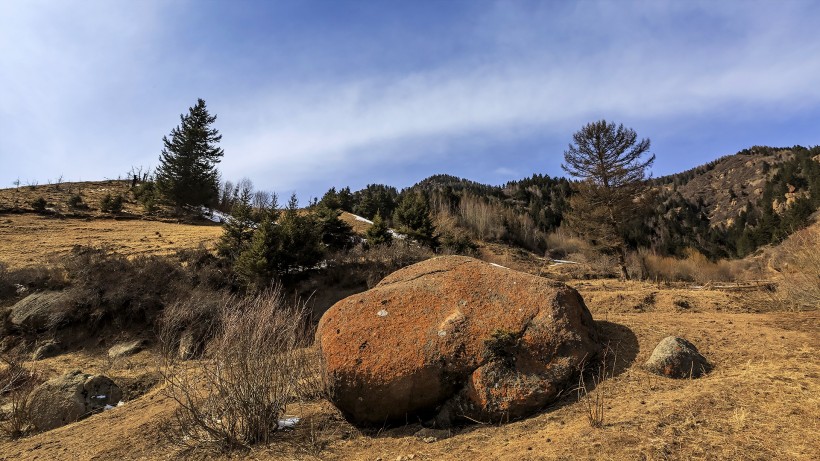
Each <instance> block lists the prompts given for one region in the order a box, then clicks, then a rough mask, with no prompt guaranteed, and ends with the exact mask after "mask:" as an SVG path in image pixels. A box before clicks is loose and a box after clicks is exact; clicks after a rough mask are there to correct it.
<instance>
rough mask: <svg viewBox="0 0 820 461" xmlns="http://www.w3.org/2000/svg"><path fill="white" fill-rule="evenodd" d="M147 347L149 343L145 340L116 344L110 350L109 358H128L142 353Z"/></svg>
mask: <svg viewBox="0 0 820 461" xmlns="http://www.w3.org/2000/svg"><path fill="white" fill-rule="evenodd" d="M146 345H147V343H146V341H145V340H143V339H135V340H133V341H127V342H124V343H119V344H115V345H113V346H111V347H110V348H109V349H108V357H109V358H111V359H118V358H120V357H128V356H130V355H134V354H137V353H139V352H142V350H143V349H145V346H146Z"/></svg>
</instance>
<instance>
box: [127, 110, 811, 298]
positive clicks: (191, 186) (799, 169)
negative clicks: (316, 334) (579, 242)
mask: <svg viewBox="0 0 820 461" xmlns="http://www.w3.org/2000/svg"><path fill="white" fill-rule="evenodd" d="M215 121H216V116H215V115H210V114H209V113H208V110H207V108H206V106H205V102H204V100H202V99H199V100H198V101H197V104H196V105H195V106H193V107H191V108H189V112H188V114H183V115H181V116H180V124H179V125H178V126H177V127H175V128H174V129H173V130H172V131H171V133H170V135H169V136H165V137H163V149H162V152H161V155H160V159H159V160H160V162H159V167H158V168H157V172H156V175H155V178H154V181H148V182H146V183H144V184H141V185H140V186H139V187H138V188H137V189H136V190H135V196H137V198H138V199H140V201H142V202H143V204H145V205H146V208H150V207H153V206H155V205H156V203H163V204H166V205H172V206H173V207H174V209H175V211H176V212H180V211H182V210H185V209H190V208H197V207H202V206H206V207H210V208H214V209H217V210H220V211H222V212H225V213H229V214H230V218H229V219H228V220H227V221H226V223H225V233H224V235H223V237H222V239H221V240H220V243H219V253H220V255H222V256H223V257H224V258H227V259H228V260H229V261H230V262H231V263H232V264H233V265H234V266H235V268H236V273H237V274H238V275H239V276H240V277H241V279H242V281H243V283H244V284H246V285H248V286H252V285H257V286H262V285H264V283H265V282H266V281H269V280H270V279H272V278H275V277H277V276H281V275H283V274H289V273H292V272H294V271H299V270H304V269H305V268H311V267H314V266H315V265H316V264H318V263H319V262H320V261H321V260H322V258H323V256H324V255H325V254H326V253H327V252H328V251H332V250H338V249H343V248H345V247H349V246H350V245H354V244H356V243H357V242H356V237H355V236H354V235H353V233H352V230H351V229H350V226H349V225H347V224H345V223H344V222H343V221H342V220H340V219H339V216H340V213H341V212H342V211H347V212H350V213H354V214H356V215H359V216H362V217H364V218H366V219H369V220H372V221H373V225H372V227H371V229H370V230H369V231H368V232H367V235H366V236H365V238H366V241H367V242H369V243H370V244H371V245H389V244H390V243H391V242H392V241H393V237H394V234H393V231H391V228H392V229H395V232H397V233H398V234H399V235H401V236H402V238H405V239H407V240H408V241H412V242H415V243H416V244H419V245H424V246H427V247H429V248H431V249H434V250H437V251H449V252H456V253H467V254H469V253H470V252H473V251H475V248H476V244H475V241H498V242H505V243H508V244H511V245H516V246H521V247H524V248H527V249H530V250H533V251H541V252H543V251H548V250H549V248H548V244H547V240H548V239H547V236H548V234H549V233H551V232H554V231H556V230H557V229H564V228H565V229H570V230H572V231H573V232H574V233H575V234H577V235H579V236H581V237H583V238H585V239H586V240H587V241H589V242H591V243H592V244H593V245H594V247H595V248H597V249H598V250H599V251H601V252H604V253H609V254H612V255H614V256H616V257H617V260H618V265H619V267H620V269H621V275H622V276H623V277H627V276H628V275H627V273H626V267H625V259H626V254H627V253H628V252H630V251H635V250H637V249H638V248H649V249H651V250H652V251H654V252H656V253H657V254H660V255H663V256H667V255H668V256H682V255H684V254H686V252H688V251H691V250H693V249H694V250H696V251H698V252H700V253H702V254H704V255H706V256H707V257H709V258H712V259H717V258H722V257H742V256H745V255H746V254H749V253H751V252H752V251H754V250H755V249H756V248H758V247H759V246H761V245H765V244H768V243H773V242H776V241H778V240H780V239H782V238H783V237H784V236H785V235H788V233H790V232H792V231H794V230H797V229H799V228H801V227H803V226H805V225H806V224H807V222H808V219H809V216H810V215H811V214H812V213H813V212H814V211H815V210H817V208H818V206H820V162H818V161H817V160H816V159H817V158H818V155H820V148H817V147H814V148H811V149H806V148H802V147H799V146H796V147H794V148H793V149H792V151H793V153H794V155H793V156H792V157H791V159H789V160H787V161H785V162H783V163H779V164H777V165H776V168H777V172H776V173H775V174H774V175H773V176H772V178H771V179H770V180H769V181H768V182H767V183H766V185H765V187H764V192H763V194H762V197H761V198H760V200H758V201H757V202H756V203H753V204H752V203H750V204H748V205H747V206H746V208H745V209H744V210H743V211H742V212H741V213H740V214H739V216H738V217H737V219H735V220H734V222H733V223H732V225H730V226H728V227H726V226H714V225H712V223H711V222H710V220H709V217H708V216H707V214H706V206H705V204H704V203H703V202H702V200H699V199H698V200H695V201H692V200H689V199H686V198H684V197H683V196H682V195H681V194H680V193H678V192H677V191H676V189H675V188H673V189H672V190H671V191H667V190H664V189H663V188H662V187H659V186H662V185H665V184H670V183H673V184H683V183H685V182H687V181H688V180H691V179H692V178H693V177H695V176H696V175H698V174H703V173H705V172H707V171H709V170H710V169H713V168H714V167H715V166H716V165H717V164H718V162H719V161H720V159H718V160H716V161H714V162H711V163H710V164H707V165H703V166H701V167H698V168H695V169H692V170H689V171H687V172H683V173H681V174H679V175H672V176H669V177H664V178H659V179H652V178H651V176H650V175H649V170H650V168H651V165H652V163H653V161H654V158H655V157H654V155H653V154H651V153H650V152H649V149H650V141H649V139H648V138H643V139H639V138H638V136H637V133H635V131H634V130H632V129H630V128H627V127H624V126H623V125H622V124H620V125H616V124H615V123H612V122H608V121H606V120H600V121H597V122H592V123H589V124H587V125H585V126H583V127H582V128H581V129H580V130H579V131H577V132H576V133H575V134H574V135H573V142H572V143H570V144H569V145H568V148H567V150H566V151H565V152H564V163H563V165H562V167H563V169H564V171H565V172H566V173H568V174H569V176H570V177H571V179H568V178H563V177H550V176H548V175H541V174H534V175H533V176H532V177H530V178H525V179H522V180H519V181H511V182H508V183H507V184H505V185H503V186H489V185H484V184H480V183H476V182H473V181H469V180H466V179H462V178H457V177H454V176H449V175H436V176H431V177H429V178H427V179H425V180H423V181H421V182H419V183H417V184H415V185H413V186H412V187H409V188H407V189H404V190H401V191H399V190H398V189H396V188H395V187H392V186H389V185H385V184H369V185H367V186H366V187H364V188H363V189H361V190H358V191H351V189H350V188H349V187H343V188H340V189H336V188H335V187H332V188H330V189H329V190H328V191H327V192H326V193H325V194H324V195H323V196H322V197H321V199H313V200H311V202H310V205H309V206H308V207H307V209H305V210H300V209H299V207H298V201H297V199H296V197H295V196H292V197H291V198H290V200H289V201H288V203H287V205H286V206H285V207H283V208H280V207H279V204H278V201H277V197H276V196H275V194H272V193H269V192H265V191H254V190H253V186H252V184H251V183H250V181H248V180H242V181H239V182H238V183H236V184H234V183H231V182H229V181H225V182H221V181H220V178H219V173H218V170H217V169H216V165H217V164H218V163H219V162H220V160H221V157H222V156H223V155H224V152H223V150H222V149H221V148H219V147H218V146H217V145H218V143H219V142H220V141H221V138H222V136H221V135H220V134H219V132H218V131H217V130H216V129H215V128H213V127H212V125H213V123H214V122H215ZM774 150H775V149H774V148H767V147H754V148H752V149H750V150H747V151H741V152H740V153H739V154H740V155H744V154H745V155H754V154H758V153H761V152H763V153H766V152H771V151H774ZM764 166H766V167H770V168H771V166H770V165H768V164H767V165H764ZM787 194H791V195H790V196H791V197H792V198H791V199H790V200H789V203H786V200H785V197H786V195H787Z"/></svg>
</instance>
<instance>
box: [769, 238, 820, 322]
mask: <svg viewBox="0 0 820 461" xmlns="http://www.w3.org/2000/svg"><path fill="white" fill-rule="evenodd" d="M782 250H783V251H785V255H784V256H783V261H782V262H781V263H780V264H779V266H780V267H779V268H777V269H778V271H779V279H780V280H779V282H780V283H779V289H778V295H779V296H780V298H781V301H782V302H783V303H784V304H785V305H787V306H790V307H793V308H797V309H817V308H818V307H820V227H814V228H808V229H804V230H802V231H799V232H797V233H795V234H793V235H792V236H791V237H789V239H788V240H787V241H786V242H784V243H783V246H782Z"/></svg>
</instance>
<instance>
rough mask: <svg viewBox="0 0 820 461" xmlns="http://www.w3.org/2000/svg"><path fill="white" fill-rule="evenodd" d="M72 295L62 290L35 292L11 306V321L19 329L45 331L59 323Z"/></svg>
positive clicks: (13, 326)
mask: <svg viewBox="0 0 820 461" xmlns="http://www.w3.org/2000/svg"><path fill="white" fill-rule="evenodd" d="M69 302H71V300H70V296H69V295H68V293H66V292H62V291H43V292H40V293H33V294H30V295H28V296H26V297H25V298H23V299H21V300H20V301H18V302H17V303H16V304H15V305H14V306H12V308H11V313H10V315H9V322H10V324H11V327H12V328H13V329H16V330H19V331H30V332H36V331H43V330H46V329H48V328H50V327H53V326H54V325H56V324H58V323H59V322H60V321H61V319H62V316H63V314H64V312H65V311H66V309H65V307H66V304H67V303H69Z"/></svg>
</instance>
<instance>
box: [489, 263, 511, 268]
mask: <svg viewBox="0 0 820 461" xmlns="http://www.w3.org/2000/svg"><path fill="white" fill-rule="evenodd" d="M490 265H491V266H495V267H502V268H504V269H509V268H508V267H505V266H502V265H501V264H496V263H490Z"/></svg>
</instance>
